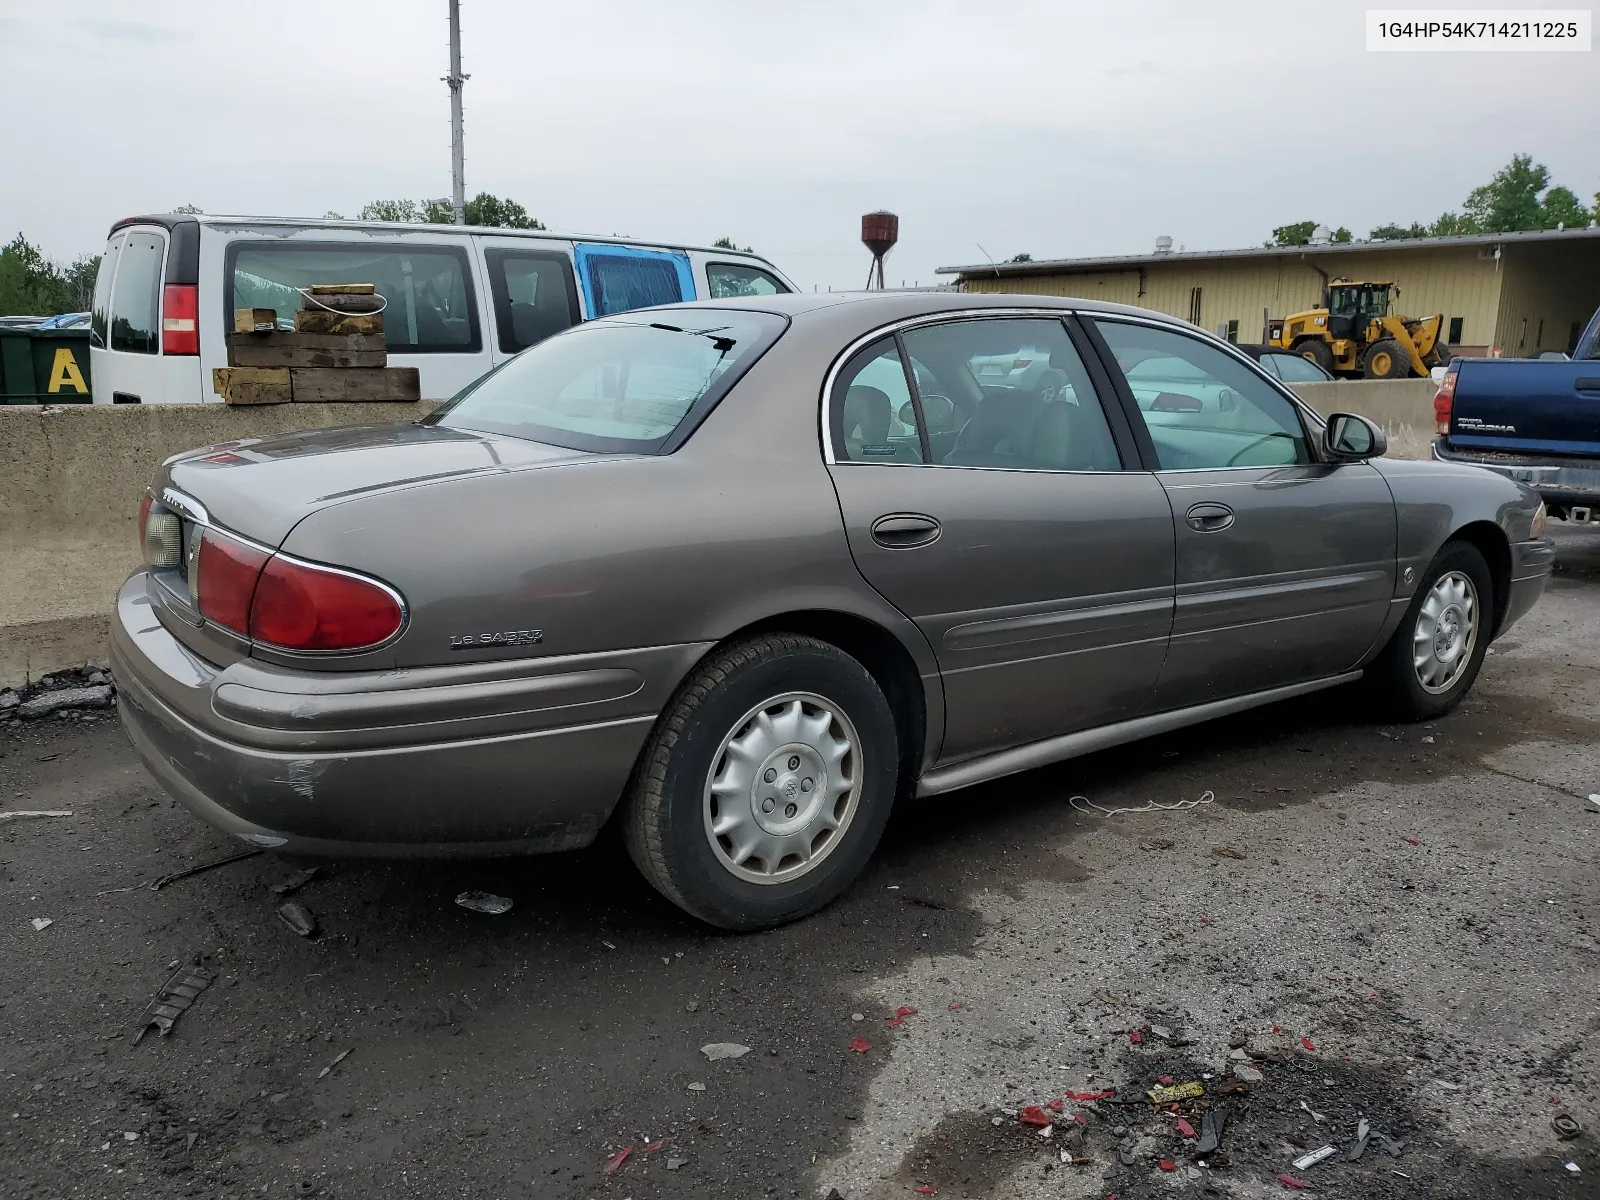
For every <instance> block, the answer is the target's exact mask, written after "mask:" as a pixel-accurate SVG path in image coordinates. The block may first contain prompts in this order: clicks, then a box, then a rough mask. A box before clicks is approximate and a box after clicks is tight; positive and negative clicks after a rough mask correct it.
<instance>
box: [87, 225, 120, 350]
mask: <svg viewBox="0 0 1600 1200" xmlns="http://www.w3.org/2000/svg"><path fill="white" fill-rule="evenodd" d="M122 238H123V235H122V234H120V233H119V234H117V235H116V237H114V238H112V239H111V240H110V241H109V242H107V243H106V252H105V253H104V254H102V255H101V256H100V270H99V271H98V272H97V273H96V274H95V277H94V300H93V301H92V302H91V303H90V305H89V307H90V309H91V312H90V315H89V342H90V344H91V345H94V346H99V347H100V348H101V349H102V350H104V349H105V348H106V339H107V336H108V335H109V333H110V330H111V280H112V277H113V276H115V275H116V273H117V257H118V255H119V254H120V252H121V250H122Z"/></svg>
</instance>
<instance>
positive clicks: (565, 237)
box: [111, 213, 776, 267]
mask: <svg viewBox="0 0 1600 1200" xmlns="http://www.w3.org/2000/svg"><path fill="white" fill-rule="evenodd" d="M189 221H193V222H195V223H197V224H200V225H204V226H206V227H207V228H210V229H219V230H230V231H231V230H238V229H284V228H289V229H330V230H338V229H348V230H351V231H352V232H359V233H391V232H392V233H451V234H461V233H475V234H478V235H480V236H481V235H484V234H488V235H491V236H493V237H518V238H528V239H530V240H535V241H553V242H592V243H600V244H603V245H612V246H637V247H639V248H640V249H645V250H657V249H660V250H693V251H696V252H698V253H701V254H710V255H715V256H716V257H718V258H724V257H725V258H736V259H746V260H748V261H750V262H758V263H763V264H765V265H766V266H769V267H770V266H775V265H776V264H775V263H773V262H772V261H771V260H770V259H767V258H766V257H764V256H762V255H760V254H755V253H753V252H750V251H746V250H729V249H727V248H726V247H724V246H697V245H694V244H692V243H688V242H673V241H652V240H650V239H649V238H632V237H617V236H616V235H615V234H612V235H608V236H602V235H596V234H588V233H557V232H554V231H552V230H549V229H505V228H501V227H500V226H497V225H433V224H428V223H426V222H420V221H361V220H355V219H353V218H344V217H340V218H338V219H337V220H335V219H333V218H327V217H261V216H248V215H237V216H230V215H224V214H220V213H146V214H145V215H143V216H134V217H123V218H122V219H121V220H120V221H117V222H115V223H114V224H113V225H112V226H111V232H112V233H115V232H116V231H117V230H119V229H125V228H127V227H128V226H130V225H159V226H162V227H164V228H167V229H171V228H172V227H173V226H174V225H178V224H182V223H185V222H189Z"/></svg>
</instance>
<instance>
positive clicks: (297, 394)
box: [213, 283, 422, 404]
mask: <svg viewBox="0 0 1600 1200" xmlns="http://www.w3.org/2000/svg"><path fill="white" fill-rule="evenodd" d="M302 295H303V296H304V297H305V298H304V300H303V301H302V303H301V307H300V309H299V311H297V312H296V313H295V314H294V330H293V331H292V332H291V331H289V330H286V329H283V330H280V329H279V328H278V322H277V312H276V311H275V310H274V309H270V308H267V309H248V308H241V309H236V310H234V333H233V334H232V335H231V336H230V337H229V338H228V364H229V365H228V367H227V368H223V369H218V370H216V371H214V372H213V377H214V378H213V383H214V385H215V387H216V391H217V393H218V395H220V396H221V397H222V398H223V399H224V400H225V401H226V402H227V403H229V404H288V403H301V404H348V403H360V402H369V401H377V402H382V401H391V402H407V401H415V400H419V399H421V397H422V387H421V381H420V379H419V378H418V374H417V369H416V368H415V367H390V366H389V365H388V362H389V356H388V347H387V344H386V342H385V340H384V336H383V311H382V309H383V306H384V299H383V297H382V296H381V295H379V294H378V289H377V287H376V285H374V284H370V283H328V284H315V285H313V286H311V287H308V288H305V289H303V292H302Z"/></svg>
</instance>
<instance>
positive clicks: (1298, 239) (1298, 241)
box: [1267, 221, 1317, 246]
mask: <svg viewBox="0 0 1600 1200" xmlns="http://www.w3.org/2000/svg"><path fill="white" fill-rule="evenodd" d="M1316 227H1317V223H1316V222H1315V221H1296V222H1295V223H1294V224H1292V225H1279V226H1278V227H1277V228H1276V229H1274V230H1273V231H1272V240H1271V241H1270V242H1268V243H1267V245H1269V246H1309V245H1310V244H1311V234H1312V232H1313V231H1314V230H1315V229H1316Z"/></svg>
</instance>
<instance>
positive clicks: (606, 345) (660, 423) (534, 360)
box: [433, 309, 786, 454]
mask: <svg viewBox="0 0 1600 1200" xmlns="http://www.w3.org/2000/svg"><path fill="white" fill-rule="evenodd" d="M655 315H658V316H659V318H660V319H658V320H655V321H649V320H645V319H642V318H639V319H634V318H612V319H609V320H602V321H591V322H589V323H588V324H586V325H579V326H577V327H576V328H573V329H569V330H567V332H565V333H563V334H559V335H557V336H556V337H552V338H547V339H545V340H544V341H542V342H540V343H539V344H538V345H537V346H534V347H533V348H532V349H530V350H528V351H526V352H524V353H522V354H519V355H518V356H517V357H516V358H513V359H510V360H508V361H507V362H505V363H504V364H503V365H501V366H500V367H498V368H496V369H495V370H493V371H491V372H490V373H489V374H487V375H485V376H484V377H483V378H482V379H480V380H478V382H477V383H475V384H473V385H471V386H470V387H469V388H468V389H467V390H466V391H464V392H462V393H461V394H460V395H459V396H458V397H457V398H456V399H455V400H454V401H453V402H452V403H451V404H450V405H449V406H447V407H446V408H445V409H443V410H441V412H440V413H439V414H438V415H437V416H436V417H435V418H433V423H436V424H439V425H443V426H445V427H446V428H449V429H475V430H480V431H483V432H486V433H505V434H510V435H511V436H513V437H522V438H528V439H529V440H531V441H536V442H547V443H549V444H551V445H554V446H565V447H567V448H569V449H572V450H590V451H597V452H618V451H621V452H632V453H641V454H650V453H654V452H656V451H659V450H661V449H663V448H664V447H667V448H669V449H670V447H669V443H670V444H671V446H676V444H677V443H678V442H681V441H682V439H683V438H684V437H687V436H688V434H689V433H690V432H691V431H692V430H693V429H694V426H695V425H696V424H697V423H698V422H699V419H700V418H701V417H702V416H703V415H704V414H705V413H707V412H709V411H710V410H711V408H712V407H713V406H714V405H715V404H716V403H717V401H718V400H720V399H721V398H722V396H723V395H724V394H725V393H726V392H727V390H728V389H729V388H730V387H732V386H733V384H734V382H735V381H736V380H737V379H738V377H739V376H740V375H741V374H743V373H744V371H745V370H747V369H748V368H749V366H750V364H751V363H752V362H754V361H755V360H756V358H757V357H759V356H760V354H761V353H762V352H763V351H764V350H765V349H766V348H767V347H768V346H770V345H771V344H772V343H773V342H774V341H775V340H777V338H778V335H779V334H781V333H782V332H783V330H784V328H785V326H786V322H785V321H784V319H783V318H782V317H776V316H773V315H771V314H769V313H753V312H731V311H727V310H720V309H693V310H681V311H677V312H670V313H660V314H655ZM679 322H682V323H681V324H680V323H679ZM691 322H692V324H691Z"/></svg>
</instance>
